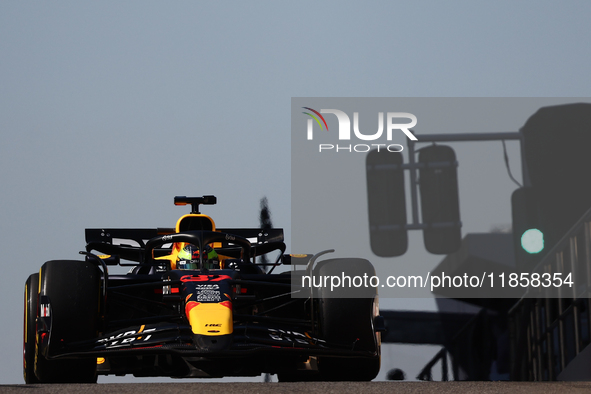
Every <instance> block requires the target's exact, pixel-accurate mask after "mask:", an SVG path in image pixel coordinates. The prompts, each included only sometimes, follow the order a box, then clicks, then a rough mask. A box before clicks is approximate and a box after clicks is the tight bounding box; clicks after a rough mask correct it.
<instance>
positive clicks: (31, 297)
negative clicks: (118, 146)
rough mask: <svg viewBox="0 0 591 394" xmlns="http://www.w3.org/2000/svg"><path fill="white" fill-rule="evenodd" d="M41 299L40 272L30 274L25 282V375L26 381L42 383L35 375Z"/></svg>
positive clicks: (28, 382)
mask: <svg viewBox="0 0 591 394" xmlns="http://www.w3.org/2000/svg"><path fill="white" fill-rule="evenodd" d="M38 301H39V274H38V273H37V274H33V275H31V276H29V278H28V279H27V281H26V283H25V313H24V317H25V319H24V327H23V377H24V379H25V383H27V384H34V383H40V381H39V379H37V376H35V337H36V333H37V310H38Z"/></svg>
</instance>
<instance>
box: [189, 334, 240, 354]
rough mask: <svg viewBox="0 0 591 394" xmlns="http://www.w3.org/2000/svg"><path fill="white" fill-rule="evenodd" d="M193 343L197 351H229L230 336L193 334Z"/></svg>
mask: <svg viewBox="0 0 591 394" xmlns="http://www.w3.org/2000/svg"><path fill="white" fill-rule="evenodd" d="M193 342H194V343H195V346H197V347H198V348H199V349H202V350H206V351H207V350H211V351H214V350H224V349H229V348H230V346H231V345H232V334H227V335H216V336H209V335H201V334H194V335H193Z"/></svg>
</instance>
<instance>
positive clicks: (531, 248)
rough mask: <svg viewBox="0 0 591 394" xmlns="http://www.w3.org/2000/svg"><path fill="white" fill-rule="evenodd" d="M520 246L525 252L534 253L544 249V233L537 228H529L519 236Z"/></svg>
mask: <svg viewBox="0 0 591 394" xmlns="http://www.w3.org/2000/svg"><path fill="white" fill-rule="evenodd" d="M521 247H522V248H523V250H525V251H526V252H527V253H530V254H536V253H540V252H541V251H542V250H543V249H544V233H542V232H541V231H540V230H538V229H537V228H530V229H529V230H527V231H525V232H524V233H523V235H522V236H521Z"/></svg>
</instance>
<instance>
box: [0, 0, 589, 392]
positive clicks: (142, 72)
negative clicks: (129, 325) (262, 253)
mask: <svg viewBox="0 0 591 394" xmlns="http://www.w3.org/2000/svg"><path fill="white" fill-rule="evenodd" d="M590 15H591V3H589V2H587V1H569V2H558V1H520V2H513V1H499V2H476V1H449V2H438V1H408V2H389V1H369V2H343V1H340V2H297V3H293V4H287V3H279V2H272V1H267V2H260V1H256V2H244V3H241V2H224V3H217V2H198V1H191V2H183V1H177V2H174V3H172V4H171V3H169V2H166V3H165V2H156V1H151V2H148V1H141V2H140V1H126V2H113V1H101V2H82V3H81V2H74V1H69V2H65V1H53V2H32V1H2V2H0V201H1V202H2V208H1V209H0V247H1V250H2V252H3V255H4V264H3V265H4V271H3V274H2V275H1V276H0V278H1V279H0V281H1V282H0V283H1V286H0V299H2V302H0V308H1V309H0V311H1V314H2V326H1V327H2V329H1V331H0V332H1V334H2V335H1V336H0V354H2V356H3V357H2V359H1V360H0V383H3V384H7V383H22V381H23V380H22V377H21V370H22V346H21V342H22V309H23V304H22V298H23V295H22V294H23V287H24V283H25V280H26V279H27V277H28V275H30V274H31V273H33V272H36V271H37V270H38V269H39V267H40V266H41V264H42V263H43V262H44V261H46V260H50V259H70V258H77V257H78V255H77V253H78V251H79V250H81V249H83V247H84V228H87V227H157V226H159V227H167V226H172V225H173V224H174V223H175V221H176V219H177V218H178V216H179V215H181V214H183V213H185V212H186V210H184V209H183V208H179V207H175V206H174V205H173V203H172V202H173V197H174V196H175V195H203V194H215V195H216V196H217V197H218V205H217V206H214V207H207V208H205V209H203V211H204V212H205V213H208V214H210V215H212V216H213V217H214V219H216V222H217V224H218V226H220V227H231V226H245V227H250V226H256V225H258V207H259V200H260V199H261V198H262V197H263V196H266V197H267V198H268V200H269V204H270V208H271V211H272V215H273V223H274V225H275V226H277V227H284V228H286V229H287V232H288V235H289V228H290V225H291V213H290V206H291V182H290V169H291V158H290V113H291V112H290V111H291V110H290V102H291V97H314V96H317V97H483V96H484V97H490V96H495V97H587V96H590V95H591V78H589V64H591V47H590V46H589V45H588V37H589V36H590V33H591V32H590V29H591V27H590V25H589V17H590ZM491 187H494V185H491ZM288 250H290V249H289V245H288ZM388 351H389V352H390V350H388ZM401 352H402V353H393V354H392V357H394V358H405V357H407V356H406V355H405V353H404V349H402V350H401ZM407 358H408V359H411V358H412V356H409V357H407ZM423 361H424V362H423ZM427 361H428V360H418V361H417V363H418V364H425V363H426V362H427ZM409 362H410V361H409ZM397 366H401V365H400V364H397ZM413 374H415V373H414V372H411V373H409V375H413Z"/></svg>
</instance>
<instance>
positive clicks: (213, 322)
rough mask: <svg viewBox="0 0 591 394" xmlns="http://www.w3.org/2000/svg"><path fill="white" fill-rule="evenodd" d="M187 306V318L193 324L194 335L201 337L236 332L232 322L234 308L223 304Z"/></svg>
mask: <svg viewBox="0 0 591 394" xmlns="http://www.w3.org/2000/svg"><path fill="white" fill-rule="evenodd" d="M192 302H194V301H191V302H189V303H188V304H187V309H189V310H188V313H187V317H188V318H189V323H190V324H191V329H192V331H193V334H201V335H211V336H216V335H227V334H231V333H232V332H233V331H234V324H233V320H232V308H231V306H230V307H228V306H226V305H223V304H222V303H207V304H205V303H196V302H195V304H197V305H194V306H193V305H190V304H191V303H192Z"/></svg>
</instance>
